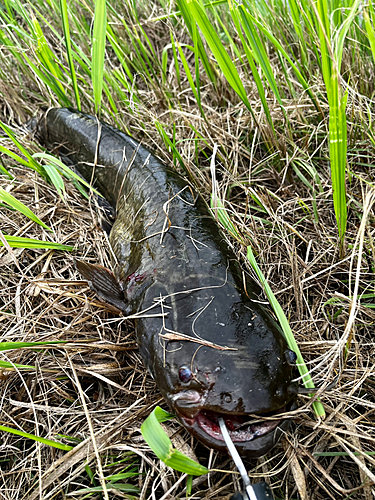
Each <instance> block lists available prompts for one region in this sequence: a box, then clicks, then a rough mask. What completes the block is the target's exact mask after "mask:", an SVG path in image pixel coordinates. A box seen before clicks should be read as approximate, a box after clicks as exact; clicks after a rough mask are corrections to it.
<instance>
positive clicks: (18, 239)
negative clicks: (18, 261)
mask: <svg viewBox="0 0 375 500" xmlns="http://www.w3.org/2000/svg"><path fill="white" fill-rule="evenodd" d="M4 237H5V239H6V240H7V242H8V244H9V246H10V247H11V248H45V249H47V248H48V249H53V250H67V251H68V252H71V251H72V250H73V248H74V247H72V246H70V245H62V244H60V243H54V242H52V241H41V240H34V239H33V238H24V237H22V236H8V235H4ZM0 246H3V243H2V241H0Z"/></svg>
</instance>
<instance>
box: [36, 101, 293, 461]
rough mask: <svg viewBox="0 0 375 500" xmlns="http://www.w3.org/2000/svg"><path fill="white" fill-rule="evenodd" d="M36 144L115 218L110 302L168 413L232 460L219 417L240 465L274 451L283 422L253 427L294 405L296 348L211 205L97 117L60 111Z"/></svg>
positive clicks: (106, 293)
mask: <svg viewBox="0 0 375 500" xmlns="http://www.w3.org/2000/svg"><path fill="white" fill-rule="evenodd" d="M38 136H39V138H40V140H41V142H42V143H44V145H45V146H46V147H47V148H48V149H52V150H53V151H55V152H56V151H59V152H60V154H61V155H62V157H63V158H64V159H65V161H66V160H67V159H68V162H69V163H73V164H74V165H75V166H76V168H77V169H78V171H79V172H80V173H81V175H82V176H83V177H85V178H86V179H87V180H88V181H90V180H94V184H95V187H97V189H98V190H99V191H100V192H101V194H102V195H103V196H104V197H105V198H106V200H107V201H108V202H109V203H110V204H111V205H112V207H113V208H114V209H115V210H116V219H115V222H114V224H113V227H112V229H111V232H110V235H109V241H110V244H111V247H112V252H113V255H114V262H113V270H114V275H115V277H116V279H117V282H118V283H119V284H120V289H118V290H117V291H118V293H117V296H116V297H113V300H112V302H113V303H115V304H116V305H118V306H119V307H120V309H123V310H124V311H126V312H127V313H128V314H136V315H137V319H136V320H135V328H136V334H137V341H138V344H139V349H140V353H141V355H142V358H143V361H144V363H145V366H146V367H147V368H148V370H149V371H150V373H151V374H152V376H153V377H154V379H155V381H156V384H157V386H158V388H159V390H160V392H161V393H162V395H163V397H164V399H165V400H166V402H167V403H168V405H169V407H170V409H171V411H172V412H174V413H175V414H176V415H177V417H178V418H179V420H180V421H181V423H182V424H183V425H184V426H185V427H186V428H187V429H188V430H189V431H190V432H191V433H192V434H193V435H195V436H196V437H197V438H198V439H199V440H200V441H201V442H203V443H204V444H206V445H207V446H209V447H213V448H215V449H218V450H222V451H224V450H226V447H225V444H224V441H223V438H222V436H221V432H220V429H219V424H218V421H217V417H218V414H220V415H222V416H223V417H224V419H225V421H226V424H227V427H228V429H229V430H230V435H231V438H232V440H233V441H234V442H235V444H236V446H237V448H238V450H239V452H240V453H241V454H242V455H247V456H252V457H258V456H261V455H263V454H264V453H266V452H267V451H268V450H269V449H270V448H271V447H272V446H273V445H274V444H275V442H276V440H277V436H278V435H279V433H280V427H281V428H283V427H285V426H286V421H283V420H281V419H278V418H277V416H275V417H274V419H270V420H266V421H259V420H258V422H257V423H254V424H247V423H246V422H248V421H249V420H251V418H250V417H249V415H253V414H256V415H263V416H264V415H265V416H272V415H277V413H280V412H283V411H286V409H287V408H288V405H289V404H290V403H291V401H292V400H293V398H294V396H295V389H294V386H293V383H292V370H293V369H292V367H291V366H290V365H289V364H288V362H287V359H286V358H287V357H286V355H285V352H286V351H287V350H288V348H287V344H286V342H285V339H284V337H283V335H282V334H281V331H280V327H279V326H278V324H277V323H276V322H275V320H274V319H273V317H272V315H271V314H270V313H269V312H268V310H267V309H266V308H265V307H264V306H263V305H261V304H260V303H259V302H258V301H257V300H258V292H259V290H258V287H257V285H256V284H255V282H254V281H252V280H251V279H250V278H249V277H248V276H245V278H244V274H243V272H242V271H241V268H240V267H239V265H238V262H237V260H236V258H235V256H234V254H233V252H232V250H231V249H230V248H229V247H228V245H227V243H226V242H225V240H224V239H223V237H222V236H221V234H220V231H219V229H218V226H217V224H216V222H215V220H214V219H213V217H212V216H211V214H210V212H209V210H208V208H207V207H206V205H205V203H204V202H203V200H202V199H201V198H200V197H199V196H197V194H196V193H195V192H194V190H193V189H192V188H191V186H190V185H188V183H187V182H186V181H185V180H184V179H183V178H182V177H181V176H179V175H178V174H177V173H176V172H174V171H172V170H171V169H169V168H168V167H167V166H166V165H165V164H163V163H162V162H161V161H160V160H159V159H157V158H156V157H155V156H153V155H152V154H150V152H149V151H148V150H147V149H146V148H144V147H143V146H142V145H140V144H139V143H137V142H136V141H134V140H133V139H132V138H130V137H129V136H127V135H126V134H124V133H122V132H120V131H119V130H117V129H115V128H113V127H111V126H109V125H107V124H104V123H100V122H98V120H97V119H96V118H95V117H92V116H90V115H86V114H83V113H79V112H76V111H73V110H70V109H64V108H62V109H52V110H50V111H49V112H48V113H47V114H46V116H45V117H44V118H43V119H42V120H41V122H40V123H39V126H38ZM94 275H95V273H94ZM99 275H100V272H99ZM104 275H105V273H104ZM94 277H95V276H94ZM104 282H105V283H104ZM110 282H111V279H110V280H109V281H108V282H107V280H106V278H105V276H104V277H103V278H101V277H100V276H99V279H98V280H97V282H96V286H94V288H95V289H96V290H97V291H98V292H99V294H101V295H102V296H103V297H104V298H106V299H107V300H109V301H111V297H110V295H111V293H110V291H111V289H112V288H113V289H115V288H116V285H115V284H114V285H113V287H112V285H111V284H110ZM101 283H103V287H101ZM108 283H109V284H108ZM104 289H105V291H103V290H104ZM114 295H116V292H114ZM121 306H123V307H121ZM253 420H254V418H253Z"/></svg>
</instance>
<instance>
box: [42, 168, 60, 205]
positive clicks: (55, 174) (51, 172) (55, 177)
mask: <svg viewBox="0 0 375 500" xmlns="http://www.w3.org/2000/svg"><path fill="white" fill-rule="evenodd" d="M43 168H44V171H45V173H46V175H47V177H48V179H49V180H50V181H51V182H52V184H53V185H54V186H55V188H56V191H57V192H58V193H59V195H60V198H61V199H62V200H64V196H63V193H64V192H65V185H64V181H63V179H62V177H61V175H60V173H59V171H58V170H57V169H56V168H55V167H54V166H53V165H51V164H48V163H47V164H46V165H43Z"/></svg>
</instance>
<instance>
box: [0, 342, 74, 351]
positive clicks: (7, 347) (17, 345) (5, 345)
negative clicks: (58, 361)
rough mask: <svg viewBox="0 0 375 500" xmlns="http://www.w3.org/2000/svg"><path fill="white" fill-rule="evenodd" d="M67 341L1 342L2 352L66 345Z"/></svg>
mask: <svg viewBox="0 0 375 500" xmlns="http://www.w3.org/2000/svg"><path fill="white" fill-rule="evenodd" d="M66 343H67V341H65V340H56V341H44V342H0V352H1V351H12V350H13V349H23V348H25V347H39V346H50V345H56V344H66Z"/></svg>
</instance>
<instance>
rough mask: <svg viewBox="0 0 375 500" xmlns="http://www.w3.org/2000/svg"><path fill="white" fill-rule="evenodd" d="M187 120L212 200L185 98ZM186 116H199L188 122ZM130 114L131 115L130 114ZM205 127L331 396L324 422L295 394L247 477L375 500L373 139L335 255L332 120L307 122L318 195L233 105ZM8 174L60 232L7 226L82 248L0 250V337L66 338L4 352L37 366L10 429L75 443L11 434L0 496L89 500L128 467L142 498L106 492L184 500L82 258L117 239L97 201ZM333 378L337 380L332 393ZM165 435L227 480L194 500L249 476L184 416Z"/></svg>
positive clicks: (135, 363) (3, 406)
mask: <svg viewBox="0 0 375 500" xmlns="http://www.w3.org/2000/svg"><path fill="white" fill-rule="evenodd" d="M303 105H304V103H301V106H303ZM141 111H142V110H141ZM180 112H181V123H180V127H179V129H178V138H179V139H181V140H182V141H184V142H183V143H182V144H183V145H182V147H181V154H182V155H183V157H184V160H185V161H186V164H187V166H188V168H189V171H190V174H191V176H192V177H193V179H195V182H196V184H197V185H198V186H199V187H200V191H201V192H202V193H203V194H204V195H206V196H208V194H209V192H210V189H211V180H210V175H209V163H210V155H209V152H210V148H207V157H204V155H203V154H202V153H200V154H201V157H200V158H199V161H200V168H199V169H198V168H197V167H195V166H194V162H195V161H196V160H197V158H196V157H195V149H194V147H193V144H194V140H193V137H192V135H191V129H190V128H189V125H188V123H194V120H195V118H194V116H193V114H192V112H191V110H190V111H189V103H188V102H187V104H186V109H184V108H182V109H181V111H180ZM184 113H186V114H187V113H189V120H188V122H186V123H185V122H184ZM311 113H313V110H311ZM162 116H163V117H166V114H165V113H164V112H161V113H160V116H159V119H161V117H162ZM139 119H140V123H144V122H147V121H148V122H149V123H150V124H151V123H152V120H153V116H151V115H150V114H149V113H148V112H147V110H146V109H145V111H144V114H143V115H142V112H140V118H139ZM165 119H166V120H167V118H165ZM295 119H296V129H297V128H298V127H300V130H301V136H303V137H305V136H304V135H303V134H305V132H306V130H305V128H306V127H307V126H306V125H305V124H300V123H299V121H298V104H296V117H295ZM121 121H123V122H125V121H126V115H123V116H122V117H121ZM196 121H197V124H198V122H199V127H200V129H201V130H203V132H204V133H205V134H206V136H207V137H208V138H209V141H210V146H213V144H214V143H215V142H216V143H218V144H219V145H220V149H221V150H222V151H223V152H225V153H223V155H224V156H225V161H226V162H227V163H225V162H224V157H222V156H220V149H219V152H218V155H217V165H218V168H217V170H218V172H217V175H218V179H219V181H220V192H221V193H222V194H223V193H226V197H227V199H228V200H229V201H228V202H227V204H226V206H227V208H228V210H229V213H230V215H231V218H232V221H233V223H234V224H235V225H236V227H237V229H238V231H240V232H241V234H242V235H243V237H244V238H245V239H246V241H248V242H249V243H250V242H251V244H252V246H253V248H254V250H255V251H256V252H257V259H258V262H259V264H260V266H261V268H262V270H263V272H264V274H265V275H266V276H267V279H268V282H269V284H270V285H271V287H272V289H273V291H274V292H275V293H276V296H277V298H278V300H279V301H280V303H281V304H282V306H283V309H284V311H285V313H286V315H287V317H288V319H289V320H290V324H291V327H292V329H293V331H294V334H295V336H296V339H297V342H298V344H299V346H300V348H301V350H302V353H303V356H304V358H305V360H306V361H307V362H308V363H310V364H309V366H310V367H311V369H312V374H313V375H314V381H315V382H316V384H317V385H318V386H322V387H323V388H324V387H326V389H325V390H324V391H322V392H320V393H319V394H320V398H321V401H322V403H323V405H324V407H325V410H326V412H327V418H326V419H325V421H321V422H318V421H317V420H316V419H315V417H314V415H313V412H312V410H311V402H312V400H311V399H310V398H309V397H308V396H300V397H299V398H298V400H297V403H298V409H297V410H296V411H294V412H293V413H292V414H291V419H292V421H293V423H292V424H291V426H290V427H289V430H288V432H287V433H286V435H285V436H284V438H283V439H282V440H281V441H280V443H279V444H278V445H277V446H276V447H275V448H274V449H273V450H272V452H271V453H269V454H268V455H267V456H266V457H263V458H261V459H259V460H257V461H255V460H254V461H250V462H247V463H246V465H247V467H248V470H249V472H250V476H251V478H252V480H253V481H259V480H260V478H266V480H267V481H269V482H270V483H271V484H272V487H273V488H274V493H275V496H277V497H279V498H280V497H281V498H288V499H295V498H297V497H298V495H299V498H302V499H310V498H311V499H317V500H323V499H327V498H333V499H337V498H338V497H339V498H348V497H349V496H350V498H353V499H362V498H365V499H366V500H370V498H372V496H373V488H372V486H371V485H372V483H375V475H374V473H373V472H372V470H373V464H374V460H375V457H373V456H372V455H365V453H366V452H369V451H370V452H371V451H373V450H374V443H375V432H374V429H373V427H374V424H373V422H374V420H373V416H372V415H373V412H374V409H375V399H374V387H375V381H374V375H373V371H374V366H373V359H374V347H375V342H374V339H373V323H374V317H375V313H374V312H373V302H374V285H373V282H374V272H373V269H374V266H375V263H374V252H373V247H374V244H373V238H374V220H375V219H374V215H375V213H374V210H373V208H372V205H371V203H372V202H373V193H372V192H371V187H369V186H367V185H366V183H365V182H366V181H367V182H371V170H369V169H367V168H366V167H363V166H361V163H363V162H365V160H366V161H368V157H370V156H371V149H370V148H369V147H368V146H367V149H366V150H365V151H364V152H362V153H358V155H357V157H356V163H354V162H353V164H352V165H350V168H351V169H352V170H353V171H355V172H356V174H357V175H358V176H360V177H361V179H359V178H358V177H352V178H351V179H350V182H349V183H348V197H349V199H350V218H349V224H348V233H347V240H346V241H347V246H346V253H345V255H340V252H339V249H338V246H337V233H336V223H335V218H334V212H333V205H332V200H331V198H332V193H331V190H330V179H329V172H328V169H327V162H326V161H325V158H324V155H325V153H326V148H327V145H326V144H324V143H323V144H320V142H319V140H320V135H319V133H320V132H319V131H320V130H322V129H324V127H325V124H319V123H317V124H316V125H314V126H313V125H309V127H310V129H311V130H310V135H309V137H310V144H309V149H310V150H317V151H320V152H319V155H321V156H322V162H321V165H322V170H321V171H320V172H319V176H320V182H321V190H320V191H319V190H318V191H319V192H318V194H317V195H316V196H315V197H314V198H313V197H311V193H310V191H308V190H307V189H306V187H305V185H304V184H303V183H302V182H301V181H300V180H299V179H298V178H297V177H296V175H295V174H294V173H293V171H292V170H291V169H290V161H288V155H286V161H285V164H283V165H277V164H274V158H273V157H268V156H267V155H266V154H265V153H264V150H263V149H262V145H261V144H260V143H259V142H258V137H259V136H258V135H257V133H256V128H254V124H253V123H252V121H251V119H250V118H249V116H248V115H246V114H241V113H240V114H239V112H238V110H237V109H232V110H231V111H228V112H227V115H225V116H224V115H220V113H219V112H216V111H215V110H214V109H211V120H209V124H206V123H203V122H202V120H201V119H200V118H199V117H196ZM313 121H314V120H312V122H313ZM127 125H128V126H129V127H130V128H131V130H132V131H133V133H134V135H135V136H136V137H138V138H139V139H142V138H145V142H146V143H147V144H149V145H150V147H151V148H153V149H154V150H155V151H156V152H157V153H158V154H159V155H160V156H163V157H164V159H165V161H170V157H169V154H168V152H167V151H165V148H164V147H163V146H162V144H161V141H160V138H158V137H157V135H156V132H155V130H154V128H153V127H152V126H150V128H149V129H147V132H146V133H145V131H144V127H141V126H140V125H138V123H137V122H136V121H134V120H133V122H132V123H131V124H129V123H127ZM245 128H248V129H251V130H254V132H253V133H252V134H251V136H249V135H248V134H242V132H241V131H242V130H243V129H245ZM187 138H190V139H191V140H187ZM24 141H27V140H26V138H24ZM285 148H286V151H294V155H295V157H296V156H297V157H298V155H301V158H302V157H303V153H302V152H301V151H302V149H299V146H297V145H293V144H292V143H291V142H289V141H288V140H287V139H285ZM320 148H321V150H320ZM368 162H369V163H370V161H368ZM224 163H225V164H226V167H225V168H224V167H223V164H224ZM229 165H230V169H229ZM13 172H14V174H15V176H16V180H14V181H11V180H7V179H5V177H2V178H1V182H2V186H3V187H5V188H7V187H8V188H9V189H11V192H12V194H14V195H15V196H16V197H17V198H18V199H20V200H21V201H23V202H24V203H25V204H26V205H28V206H29V207H30V208H32V209H33V210H34V212H35V213H36V214H37V215H38V216H39V217H40V218H41V219H42V220H43V221H44V222H45V223H46V224H48V225H49V226H50V227H52V228H53V230H54V233H53V234H51V233H48V232H46V231H45V230H44V229H42V228H40V227H39V226H37V225H36V224H34V223H32V222H30V221H29V220H28V219H26V218H24V217H22V216H20V215H19V214H17V213H16V212H11V211H9V210H6V209H4V208H2V209H1V216H0V217H1V229H2V230H4V231H6V232H7V233H8V234H13V235H18V236H28V237H32V238H33V237H34V238H39V239H51V238H53V239H54V240H55V241H57V242H59V243H66V244H72V245H75V247H76V250H75V251H74V252H73V254H70V253H68V252H66V253H61V252H57V251H47V252H46V251H42V250H22V249H20V250H18V249H14V250H13V251H12V252H11V253H9V252H7V251H6V249H4V248H3V249H1V251H0V280H1V281H0V286H1V290H0V300H1V313H0V315H1V322H0V328H1V338H0V340H1V341H3V342H5V341H30V342H31V341H61V340H65V341H67V344H56V345H55V346H54V347H48V348H41V349H22V350H14V351H4V352H2V353H1V359H3V360H7V361H12V362H14V363H19V364H23V365H32V366H34V367H35V369H33V370H31V371H29V372H26V371H20V370H18V369H14V370H13V371H3V372H2V376H1V381H0V425H6V426H8V427H13V428H15V429H20V430H22V431H24V432H28V433H31V434H35V435H38V436H42V437H44V438H48V439H52V440H55V441H60V442H62V443H65V444H69V445H72V446H74V448H73V449H72V450H71V451H61V450H57V449H54V448H51V447H49V446H46V445H43V444H40V443H35V442H34V441H32V440H31V439H30V440H28V439H25V438H22V437H19V436H15V435H12V434H9V433H4V432H2V433H1V440H0V475H1V481H2V486H1V489H0V498H1V497H3V498H6V499H7V500H8V499H17V500H19V499H25V500H26V499H27V500H33V499H38V498H40V499H41V498H43V499H45V500H47V499H52V498H54V499H55V498H71V497H72V498H78V499H83V498H87V496H86V495H87V493H80V490H82V489H84V488H87V487H92V486H94V485H95V484H96V485H97V486H99V485H100V479H101V478H103V477H105V478H108V477H109V476H111V475H113V474H116V473H118V472H120V471H124V469H125V468H126V467H127V466H128V465H129V466H130V469H129V470H132V469H133V468H134V469H135V470H136V472H139V473H140V475H139V476H136V477H135V478H129V479H127V480H126V481H125V482H126V483H128V484H132V485H135V486H138V487H139V488H140V493H137V494H135V493H131V492H129V493H127V492H126V491H122V492H121V491H120V490H118V489H113V488H112V489H111V488H110V486H107V488H108V493H107V497H108V498H117V497H120V498H121V497H123V498H129V496H127V495H132V494H133V495H135V497H136V498H141V499H142V500H146V499H150V500H151V499H157V500H167V499H172V498H180V497H181V498H183V497H184V496H185V493H184V487H185V480H184V478H183V479H182V480H181V481H179V478H180V477H181V474H179V473H175V472H173V471H172V470H170V469H169V468H167V467H165V466H164V465H163V464H162V463H161V462H160V461H159V460H157V459H156V457H155V456H154V455H153V453H152V452H151V451H150V450H149V449H148V447H147V445H146V444H145V442H144V441H143V438H142V436H141V434H140V425H141V424H142V422H143V421H144V419H145V418H146V417H147V415H148V414H149V413H150V412H151V410H152V409H153V407H154V406H155V405H156V404H163V402H162V399H161V396H160V394H159V393H158V391H157V388H156V387H155V385H154V383H153V381H152V379H151V378H150V377H149V375H148V374H147V373H146V370H145V367H144V365H143V363H142V361H141V359H140V357H139V354H138V352H137V345H136V341H135V336H134V329H133V325H132V323H131V321H128V320H125V319H124V318H123V317H121V316H120V315H118V311H116V310H115V309H114V308H113V307H112V306H110V305H107V304H104V303H103V302H101V301H100V300H99V299H98V298H97V297H95V295H94V294H93V293H92V292H91V291H90V290H89V288H88V286H87V283H86V282H85V281H82V280H81V278H80V276H79V275H78V273H77V272H76V271H75V268H74V265H73V256H74V257H79V258H82V259H85V260H86V261H90V262H92V263H100V264H102V265H104V266H107V267H108V266H109V251H108V244H107V240H106V237H105V235H104V233H103V232H102V231H101V229H100V228H99V226H98V223H97V217H96V213H95V210H94V208H93V207H92V206H91V205H90V204H89V203H88V202H87V201H86V200H85V199H84V198H83V197H82V196H81V195H80V194H79V193H78V192H77V191H76V190H75V189H74V188H73V187H72V186H71V185H69V184H67V193H66V197H65V200H64V201H63V200H62V199H61V198H60V197H59V196H58V194H57V193H56V191H55V190H54V189H53V188H52V187H51V186H49V185H48V184H46V183H45V182H44V181H43V180H41V179H40V178H39V177H36V175H35V174H34V172H30V171H27V170H25V169H19V168H17V169H14V170H13ZM11 186H12V187H11ZM254 194H255V195H256V196H257V197H258V199H259V200H261V201H262V205H263V208H262V210H260V208H259V206H258V209H256V204H255V202H254V201H253V198H252V195H254ZM365 200H366V201H365ZM364 205H365V206H364ZM366 206H367V208H366ZM361 219H362V220H363V223H362V225H361ZM361 242H362V248H361ZM229 244H232V245H233V246H234V248H235V250H236V252H237V255H238V257H239V259H241V260H242V262H243V265H244V266H246V265H247V264H246V258H245V249H244V248H241V247H239V246H238V243H236V242H233V241H232V242H229ZM247 267H248V266H247ZM349 280H350V281H349ZM356 284H357V286H358V287H359V288H358V293H359V294H363V293H367V294H369V296H368V297H365V298H364V299H362V301H361V303H358V302H356V303H352V301H350V300H348V297H352V295H353V293H354V292H355V287H356ZM296 376H297V375H296ZM335 379H337V384H336V385H335V386H334V387H328V388H327V386H329V384H331V382H332V381H334V380H335ZM165 428H166V429H167V430H168V432H169V434H170V435H171V436H172V440H173V443H174V446H176V447H178V448H179V449H182V451H184V452H185V453H188V454H190V456H193V457H194V456H195V457H196V458H197V459H198V460H199V462H200V463H202V464H204V465H206V466H208V467H210V468H213V469H219V470H221V471H222V472H214V473H211V474H210V475H209V477H204V478H197V479H195V480H194V487H193V496H192V497H191V498H194V499H198V498H200V499H203V498H207V499H209V498H213V499H227V498H229V496H230V495H231V494H232V493H233V491H234V490H235V489H237V488H238V484H239V483H238V476H237V475H236V473H235V472H232V471H233V464H232V462H231V461H230V460H229V459H228V457H225V456H220V455H219V454H217V453H216V452H214V451H212V450H208V449H206V448H205V447H203V446H202V445H200V444H199V443H198V442H197V441H196V440H194V439H192V438H191V437H190V436H189V435H188V434H187V433H186V432H185V431H184V430H183V429H182V428H181V427H180V426H179V424H178V423H176V422H172V423H168V424H165ZM327 452H345V453H346V456H318V455H316V454H317V453H327ZM91 476H93V477H94V482H91V481H90V477H91ZM107 484H108V483H107ZM102 497H103V494H102V493H100V492H92V493H91V497H90V498H92V499H96V498H102ZM104 498H105V495H104Z"/></svg>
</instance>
